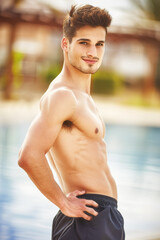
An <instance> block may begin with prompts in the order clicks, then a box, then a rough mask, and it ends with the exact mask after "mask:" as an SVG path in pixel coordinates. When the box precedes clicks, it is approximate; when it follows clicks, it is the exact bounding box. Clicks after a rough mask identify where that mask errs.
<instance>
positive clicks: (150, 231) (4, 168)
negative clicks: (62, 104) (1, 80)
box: [0, 123, 160, 240]
mask: <svg viewBox="0 0 160 240" xmlns="http://www.w3.org/2000/svg"><path fill="white" fill-rule="evenodd" d="M27 128H28V124H27V123H26V124H22V125H21V124H19V125H3V126H1V127H0V239H1V240H48V239H50V234H51V224H52V219H53V217H54V215H55V214H56V211H57V207H55V206H54V205H53V204H51V203H50V202H49V201H48V200H47V199H45V197H44V196H42V194H41V193H40V192H39V191H38V190H37V189H36V188H35V186H34V185H33V183H32V182H31V181H30V180H29V178H28V176H27V174H26V173H25V172H24V171H23V170H21V169H20V168H19V167H18V165H17V156H18V151H19V148H20V146H21V143H22V141H23V139H24V136H25V134H26V131H27ZM105 139H106V141H107V151H108V161H109V165H110V168H111V172H112V174H113V176H114V178H115V180H116V182H117V185H118V190H119V191H118V192H119V209H120V211H121V212H122V214H123V215H124V218H125V228H126V235H127V237H126V240H138V239H139V240H140V239H146V240H148V239H150V240H151V239H152V238H151V236H153V237H154V236H155V237H157V238H158V237H160V206H159V202H160V128H153V127H138V126H124V125H107V126H106V136H105ZM153 239H154V238H153Z"/></svg>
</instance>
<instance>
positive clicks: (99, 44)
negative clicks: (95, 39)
mask: <svg viewBox="0 0 160 240" xmlns="http://www.w3.org/2000/svg"><path fill="white" fill-rule="evenodd" d="M80 44H82V45H89V43H88V42H80ZM96 46H98V47H103V46H104V43H97V44H96Z"/></svg>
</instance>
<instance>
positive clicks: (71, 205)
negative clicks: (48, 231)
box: [61, 190, 98, 221]
mask: <svg viewBox="0 0 160 240" xmlns="http://www.w3.org/2000/svg"><path fill="white" fill-rule="evenodd" d="M83 194H85V191H78V190H76V191H74V192H71V193H69V194H68V195H67V198H66V199H67V201H66V203H65V205H64V206H63V207H62V208H61V211H62V213H63V214H64V215H66V216H68V217H81V218H84V219H85V220H88V221H90V220H91V219H92V217H91V216H88V215H87V214H86V213H89V214H91V215H93V216H97V215H98V212H96V211H95V210H94V209H93V208H92V207H98V204H97V203H96V202H95V201H93V200H87V199H80V198H77V196H79V195H83ZM89 206H91V207H89ZM85 212H86V213H85Z"/></svg>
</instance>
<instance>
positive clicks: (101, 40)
mask: <svg viewBox="0 0 160 240" xmlns="http://www.w3.org/2000/svg"><path fill="white" fill-rule="evenodd" d="M105 37H106V32H105V29H104V28H103V27H90V26H85V27H82V28H80V29H79V30H78V31H77V32H76V36H75V37H73V38H72V42H71V43H68V44H69V45H68V60H69V63H70V64H71V65H72V66H73V67H74V68H76V69H77V70H79V71H80V72H83V73H86V74H92V73H95V72H96V71H97V70H98V68H99V67H100V65H101V63H102V59H103V55H104V49H105Z"/></svg>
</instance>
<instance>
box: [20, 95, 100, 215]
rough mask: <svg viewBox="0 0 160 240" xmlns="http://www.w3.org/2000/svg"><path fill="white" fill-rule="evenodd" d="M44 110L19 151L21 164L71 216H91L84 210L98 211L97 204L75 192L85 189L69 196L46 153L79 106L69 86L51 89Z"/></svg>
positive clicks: (38, 185) (36, 183) (63, 210)
mask: <svg viewBox="0 0 160 240" xmlns="http://www.w3.org/2000/svg"><path fill="white" fill-rule="evenodd" d="M41 106H42V107H41V112H40V114H39V115H38V116H37V117H36V119H35V120H34V121H33V123H32V124H31V126H30V128H29V130H28V133H27V136H26V138H25V140H24V143H23V145H22V148H21V151H20V155H19V161H18V163H19V166H20V167H22V168H23V169H24V170H25V171H26V172H27V174H28V175H29V177H30V178H31V180H32V181H33V182H34V184H35V185H36V186H37V187H38V189H39V190H40V191H41V192H42V193H43V194H44V195H45V196H46V197H47V198H48V199H49V200H50V201H51V202H53V203H54V204H55V205H57V206H58V207H59V208H60V209H61V211H62V212H63V213H64V214H65V215H67V216H70V217H83V218H84V219H86V220H90V219H91V217H90V216H88V215H87V214H85V213H84V211H86V212H88V213H90V214H92V215H97V212H96V211H94V210H93V208H90V207H87V206H86V205H88V206H89V205H90V206H94V207H97V204H96V203H95V202H94V201H92V200H85V199H78V198H77V197H76V196H78V195H81V194H84V193H85V192H84V191H74V192H73V193H70V194H69V195H68V196H67V197H66V196H65V194H64V193H63V192H62V190H61V189H60V187H59V186H58V184H57V183H56V181H55V180H54V177H53V174H52V171H51V169H50V167H49V165H48V162H47V159H46V157H45V154H46V153H47V152H48V151H49V149H50V148H51V147H52V146H53V145H54V142H55V140H56V138H57V136H58V134H59V132H60V130H61V127H62V124H63V122H64V121H65V120H69V119H72V116H73V114H74V111H75V109H76V106H77V102H76V99H75V97H74V95H73V94H72V92H70V91H68V90H57V91H54V92H53V93H50V95H48V96H47V97H46V98H45V99H44V100H43V102H42V105H41Z"/></svg>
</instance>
